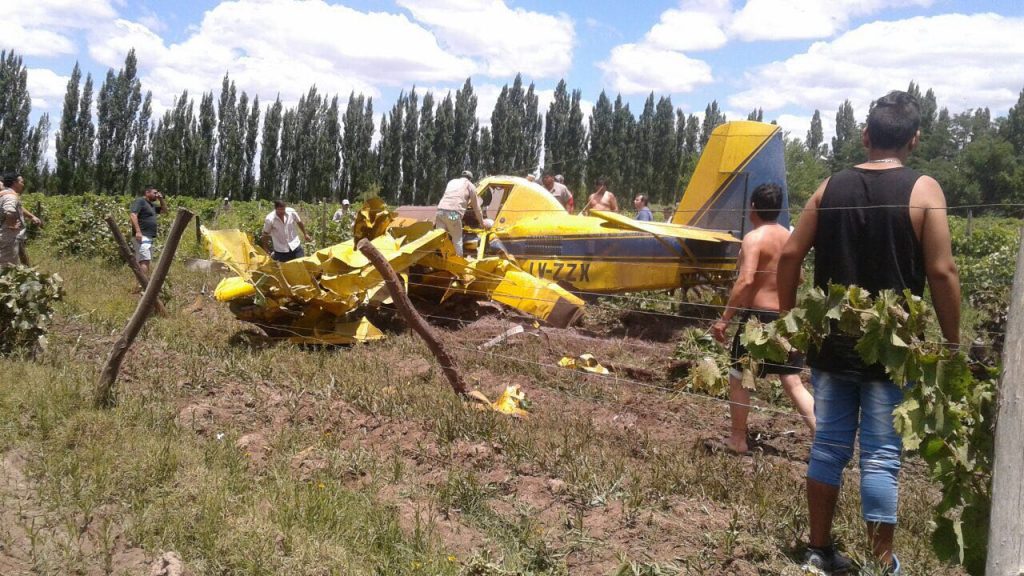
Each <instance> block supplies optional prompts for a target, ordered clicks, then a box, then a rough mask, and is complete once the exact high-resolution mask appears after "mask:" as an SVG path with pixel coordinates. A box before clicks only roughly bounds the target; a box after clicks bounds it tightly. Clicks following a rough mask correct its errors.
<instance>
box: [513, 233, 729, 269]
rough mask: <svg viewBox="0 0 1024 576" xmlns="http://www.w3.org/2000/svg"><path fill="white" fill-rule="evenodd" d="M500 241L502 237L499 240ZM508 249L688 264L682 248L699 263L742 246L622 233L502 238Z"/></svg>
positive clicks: (528, 254) (521, 255)
mask: <svg viewBox="0 0 1024 576" xmlns="http://www.w3.org/2000/svg"><path fill="white" fill-rule="evenodd" d="M499 238H500V237H499ZM500 240H501V243H502V244H503V245H504V246H505V249H506V250H507V251H508V252H509V253H510V254H512V255H513V256H515V257H516V258H518V259H525V260H530V259H540V258H552V259H555V258H563V259H571V258H592V259H601V258H602V257H604V258H615V259H622V258H636V259H638V260H645V259H665V258H672V259H678V260H681V261H687V262H688V261H689V260H690V259H689V256H688V254H687V252H686V250H684V249H683V248H682V245H683V244H684V243H685V246H686V247H687V248H689V250H690V252H692V253H693V255H694V256H695V257H696V258H697V259H698V260H719V259H723V258H726V259H728V258H735V257H736V255H737V254H738V253H739V247H740V245H739V244H738V243H734V242H706V241H703V240H682V239H680V238H672V237H664V236H663V237H660V238H656V237H654V236H652V235H651V234H648V233H645V232H635V233H631V232H623V233H621V234H615V236H614V237H613V238H608V237H605V236H604V235H594V236H577V237H564V236H527V237H517V238H514V239H511V238H500Z"/></svg>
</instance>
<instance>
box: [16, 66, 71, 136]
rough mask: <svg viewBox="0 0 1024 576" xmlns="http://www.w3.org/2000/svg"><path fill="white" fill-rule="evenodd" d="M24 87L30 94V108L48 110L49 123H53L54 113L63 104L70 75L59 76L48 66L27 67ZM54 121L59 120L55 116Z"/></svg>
mask: <svg viewBox="0 0 1024 576" xmlns="http://www.w3.org/2000/svg"><path fill="white" fill-rule="evenodd" d="M27 76H28V78H27V79H26V82H25V83H26V87H27V88H28V93H29V94H31V95H32V109H33V110H43V111H48V112H50V125H51V126H53V125H54V116H53V115H54V113H57V114H59V113H60V110H61V107H62V106H63V101H64V93H65V92H67V88H68V79H69V78H70V76H61V75H60V74H57V73H56V72H54V71H53V70H50V69H48V68H29V69H28V75H27ZM56 122H60V119H59V118H57V119H56Z"/></svg>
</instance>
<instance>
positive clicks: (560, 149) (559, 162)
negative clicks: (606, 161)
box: [544, 80, 587, 190]
mask: <svg viewBox="0 0 1024 576" xmlns="http://www.w3.org/2000/svg"><path fill="white" fill-rule="evenodd" d="M580 98H581V94H580V91H579V90H573V91H572V94H571V95H570V93H569V91H568V89H567V88H566V84H565V80H560V81H559V82H558V85H557V86H556V87H555V95H554V99H553V100H552V101H551V105H550V106H549V107H548V112H547V114H546V115H545V122H544V168H545V170H547V171H550V172H554V173H560V174H562V175H563V176H565V181H566V184H567V185H568V187H569V189H570V190H577V189H579V188H580V186H582V185H583V171H584V166H585V163H586V153H587V152H586V150H587V149H586V146H587V133H586V129H585V128H584V126H583V111H582V110H581V109H580Z"/></svg>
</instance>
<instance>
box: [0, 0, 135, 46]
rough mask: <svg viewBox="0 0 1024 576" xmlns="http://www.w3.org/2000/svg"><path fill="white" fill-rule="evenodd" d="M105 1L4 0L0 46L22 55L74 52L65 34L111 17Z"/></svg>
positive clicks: (71, 42) (68, 37)
mask: <svg viewBox="0 0 1024 576" xmlns="http://www.w3.org/2000/svg"><path fill="white" fill-rule="evenodd" d="M114 15H115V12H114V9H113V8H112V7H111V6H110V2H108V1H107V0H6V1H5V2H4V13H3V17H2V20H0V23H2V29H0V47H2V48H5V49H8V48H9V49H13V50H16V51H17V52H18V53H19V54H21V55H23V56H59V55H62V54H74V53H75V44H74V42H73V41H72V40H71V38H70V36H69V34H70V33H71V32H72V31H75V30H81V29H87V28H90V27H92V26H94V25H96V24H98V23H101V22H103V21H105V20H108V19H110V18H113V17H114Z"/></svg>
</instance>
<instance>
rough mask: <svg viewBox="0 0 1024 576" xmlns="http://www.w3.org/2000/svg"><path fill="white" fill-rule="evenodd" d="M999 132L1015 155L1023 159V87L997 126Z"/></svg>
mask: <svg viewBox="0 0 1024 576" xmlns="http://www.w3.org/2000/svg"><path fill="white" fill-rule="evenodd" d="M999 134H1000V136H1002V137H1003V138H1005V139H1006V140H1007V141H1008V142H1009V143H1010V144H1012V145H1013V149H1014V151H1015V152H1016V153H1017V156H1018V157H1021V159H1022V160H1024V89H1022V90H1021V91H1020V96H1019V97H1018V98H1017V103H1016V104H1014V105H1013V106H1012V107H1011V108H1010V111H1009V113H1008V114H1007V115H1006V120H1005V121H1003V123H1002V125H1001V126H1000V127H999Z"/></svg>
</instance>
